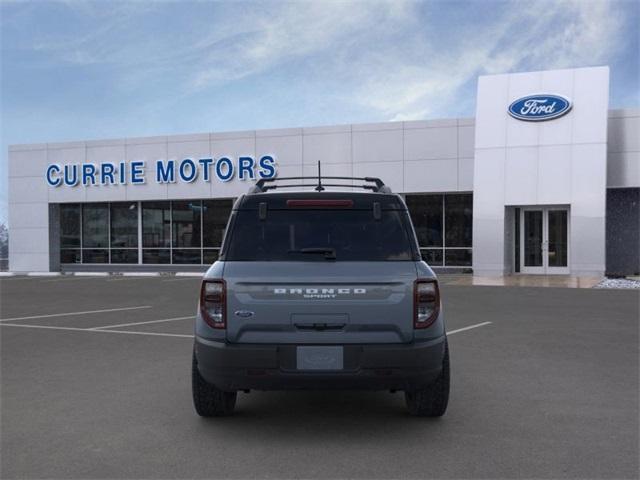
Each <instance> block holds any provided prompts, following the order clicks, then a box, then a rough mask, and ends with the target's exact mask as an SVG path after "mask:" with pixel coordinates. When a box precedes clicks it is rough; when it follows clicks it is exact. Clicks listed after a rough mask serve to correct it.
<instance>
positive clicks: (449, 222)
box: [444, 193, 473, 247]
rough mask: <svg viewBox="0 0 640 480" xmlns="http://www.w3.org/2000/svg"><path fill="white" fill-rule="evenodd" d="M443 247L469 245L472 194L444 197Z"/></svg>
mask: <svg viewBox="0 0 640 480" xmlns="http://www.w3.org/2000/svg"><path fill="white" fill-rule="evenodd" d="M444 225H445V247H471V246H472V234H473V195H472V194H470V193H464V194H454V195H445V197H444Z"/></svg>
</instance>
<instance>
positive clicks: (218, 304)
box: [200, 280, 227, 328]
mask: <svg viewBox="0 0 640 480" xmlns="http://www.w3.org/2000/svg"><path fill="white" fill-rule="evenodd" d="M226 310H227V287H226V285H225V283H224V280H203V281H202V287H201V288H200V313H201V314H202V318H203V320H204V321H205V322H207V324H208V325H209V326H210V327H213V328H226V326H227V319H226V316H227V315H226Z"/></svg>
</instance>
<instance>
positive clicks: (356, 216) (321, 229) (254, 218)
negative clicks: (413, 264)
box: [224, 209, 414, 261]
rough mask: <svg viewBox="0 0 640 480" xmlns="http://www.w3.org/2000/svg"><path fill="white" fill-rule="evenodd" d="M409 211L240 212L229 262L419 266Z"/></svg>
mask: <svg viewBox="0 0 640 480" xmlns="http://www.w3.org/2000/svg"><path fill="white" fill-rule="evenodd" d="M410 232H412V230H411V224H410V220H409V217H408V215H407V212H406V211H401V210H383V211H382V217H381V219H380V220H375V219H374V218H373V212H372V210H335V209H334V210H269V212H268V214H267V218H266V219H265V220H263V221H261V220H260V219H259V218H258V212H257V211H255V210H252V211H249V210H240V211H237V212H236V217H235V219H234V221H233V226H232V228H231V232H230V234H229V238H227V248H225V250H226V252H225V253H224V259H225V260H230V261H243V260H246V261H327V260H335V261H406V260H413V257H414V254H413V250H412V248H411V247H412V243H411V238H412V236H411V234H410Z"/></svg>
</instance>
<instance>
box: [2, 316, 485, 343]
mask: <svg viewBox="0 0 640 480" xmlns="http://www.w3.org/2000/svg"><path fill="white" fill-rule="evenodd" d="M183 318H192V317H183ZM179 319H180V318H166V319H162V320H154V321H151V322H138V323H135V324H133V325H140V324H142V323H154V322H162V321H167V322H168V321H169V320H179ZM491 323H492V322H482V323H477V324H475V325H469V326H468V327H463V328H458V329H456V330H451V331H450V332H447V335H453V334H454V333H459V332H464V331H467V330H471V329H473V328H478V327H484V326H486V325H490V324H491ZM0 326H1V327H21V328H40V329H45V330H68V331H72V332H98V333H121V334H125V335H150V336H154V337H179V338H193V335H185V334H180V333H161V332H135V331H130V330H107V329H106V328H107V327H96V328H77V327H54V326H51V325H20V324H17V323H0ZM116 326H120V327H123V326H125V325H113V327H116Z"/></svg>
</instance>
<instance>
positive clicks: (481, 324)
mask: <svg viewBox="0 0 640 480" xmlns="http://www.w3.org/2000/svg"><path fill="white" fill-rule="evenodd" d="M485 325H491V322H482V323H476V324H475V325H469V326H468V327H463V328H458V329H456V330H451V331H450V332H447V335H453V334H454V333H459V332H465V331H467V330H471V329H472V328H478V327H484V326H485Z"/></svg>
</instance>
